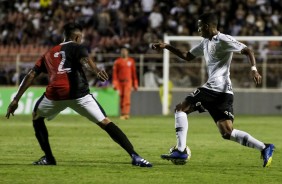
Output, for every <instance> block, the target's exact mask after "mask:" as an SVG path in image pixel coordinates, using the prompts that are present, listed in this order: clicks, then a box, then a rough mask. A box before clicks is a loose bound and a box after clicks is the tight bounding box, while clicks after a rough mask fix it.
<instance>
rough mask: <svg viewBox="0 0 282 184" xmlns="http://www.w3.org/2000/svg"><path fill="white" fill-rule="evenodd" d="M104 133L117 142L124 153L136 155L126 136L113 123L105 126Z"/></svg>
mask: <svg viewBox="0 0 282 184" xmlns="http://www.w3.org/2000/svg"><path fill="white" fill-rule="evenodd" d="M105 131H106V132H107V133H108V134H109V135H110V136H111V138H112V139H113V140H114V141H115V142H117V143H118V144H119V145H120V146H121V147H122V148H123V149H125V151H126V152H127V153H128V154H129V155H130V156H132V154H135V155H138V154H137V153H136V152H135V151H134V148H133V146H132V144H131V142H130V141H129V140H128V138H127V137H126V135H125V134H124V133H123V132H122V130H121V129H120V128H119V127H118V126H116V125H115V124H114V123H113V122H110V123H109V124H107V125H106V127H105Z"/></svg>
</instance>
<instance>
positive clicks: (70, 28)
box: [63, 22, 82, 38]
mask: <svg viewBox="0 0 282 184" xmlns="http://www.w3.org/2000/svg"><path fill="white" fill-rule="evenodd" d="M63 30H64V35H65V37H66V38H69V37H71V35H72V34H73V33H74V32H75V31H82V26H81V25H80V24H78V23H75V22H70V23H67V24H65V25H64V27H63Z"/></svg>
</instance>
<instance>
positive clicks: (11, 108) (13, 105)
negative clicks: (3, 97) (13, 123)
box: [6, 100, 18, 119]
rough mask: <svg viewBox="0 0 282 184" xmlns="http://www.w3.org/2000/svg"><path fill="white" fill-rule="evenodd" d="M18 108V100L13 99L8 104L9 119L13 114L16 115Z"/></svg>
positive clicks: (7, 115) (7, 116)
mask: <svg viewBox="0 0 282 184" xmlns="http://www.w3.org/2000/svg"><path fill="white" fill-rule="evenodd" d="M17 108H18V101H16V100H13V101H12V102H11V103H10V105H9V106H8V109H7V114H6V118H7V119H9V118H10V115H11V114H12V115H13V116H14V112H15V110H16V109H17Z"/></svg>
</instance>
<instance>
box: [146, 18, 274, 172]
mask: <svg viewBox="0 0 282 184" xmlns="http://www.w3.org/2000/svg"><path fill="white" fill-rule="evenodd" d="M217 24H218V19H217V16H216V15H215V14H213V13H205V14H203V15H201V16H200V17H199V19H198V32H199V33H200V35H201V36H202V37H203V38H204V39H203V40H202V41H201V42H200V43H199V44H198V45H197V46H195V47H194V48H192V49H191V50H190V51H188V52H184V53H183V52H181V51H180V50H179V49H177V48H175V47H173V46H172V45H169V44H166V43H153V44H152V48H153V49H156V50H162V49H167V50H169V51H170V52H172V53H174V54H175V55H177V56H178V57H180V58H182V59H184V60H186V61H190V60H192V59H194V58H196V57H200V56H203V57H204V58H205V61H206V65H207V72H208V81H207V82H206V83H205V84H204V85H203V86H201V87H199V88H198V89H196V90H195V91H194V92H193V93H191V94H189V95H188V96H187V97H186V98H185V99H184V101H183V102H181V103H179V104H178V105H176V108H175V129H176V137H177V145H176V148H175V150H174V151H173V152H171V153H169V154H163V155H161V158H163V159H166V160H178V161H181V160H183V161H184V160H185V159H187V156H188V155H187V152H186V150H185V148H186V137H187V132H188V118H187V115H188V114H190V113H191V112H194V111H199V112H204V111H205V110H207V111H208V112H209V113H210V115H211V116H212V118H213V119H214V121H215V123H216V125H217V127H218V129H219V132H220V133H221V135H222V137H223V138H224V139H227V140H231V141H235V142H238V143H240V144H241V145H243V146H247V147H250V148H255V149H257V150H259V151H260V152H261V155H262V158H263V167H268V166H270V164H271V161H272V155H273V151H274V148H275V147H274V145H273V144H265V143H263V142H261V141H259V140H257V139H256V138H254V137H253V136H251V135H250V134H248V133H247V132H244V131H241V130H237V129H234V128H233V120H234V115H233V91H232V85H231V80H230V64H231V60H232V55H233V52H239V53H241V54H243V55H246V56H247V58H248V60H249V62H250V64H251V68H250V70H251V74H252V78H253V80H254V82H255V84H256V85H258V84H260V83H261V75H260V74H259V73H258V71H257V69H256V60H255V57H254V53H253V51H252V50H251V49H250V48H248V47H247V46H246V45H244V44H243V43H240V42H238V41H236V40H235V39H234V38H233V37H232V36H229V35H226V34H223V33H220V32H219V31H218V30H217Z"/></svg>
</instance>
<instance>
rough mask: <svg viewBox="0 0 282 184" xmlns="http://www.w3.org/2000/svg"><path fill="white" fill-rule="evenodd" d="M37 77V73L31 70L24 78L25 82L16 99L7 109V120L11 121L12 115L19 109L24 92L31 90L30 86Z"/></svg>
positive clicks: (22, 83)
mask: <svg viewBox="0 0 282 184" xmlns="http://www.w3.org/2000/svg"><path fill="white" fill-rule="evenodd" d="M36 76H37V74H36V72H35V71H34V70H33V69H31V70H30V71H29V72H28V74H27V75H26V76H25V77H24V79H23V81H22V82H21V84H20V86H19V89H18V91H17V94H16V96H15V97H14V99H13V101H12V102H11V103H10V105H9V106H8V109H7V114H6V118H7V119H9V118H10V115H11V114H12V115H13V116H14V112H15V110H16V109H17V108H18V102H19V100H20V98H21V97H22V95H23V94H24V92H25V91H26V90H27V89H28V88H29V86H30V85H31V84H32V82H33V80H34V78H35V77H36Z"/></svg>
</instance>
